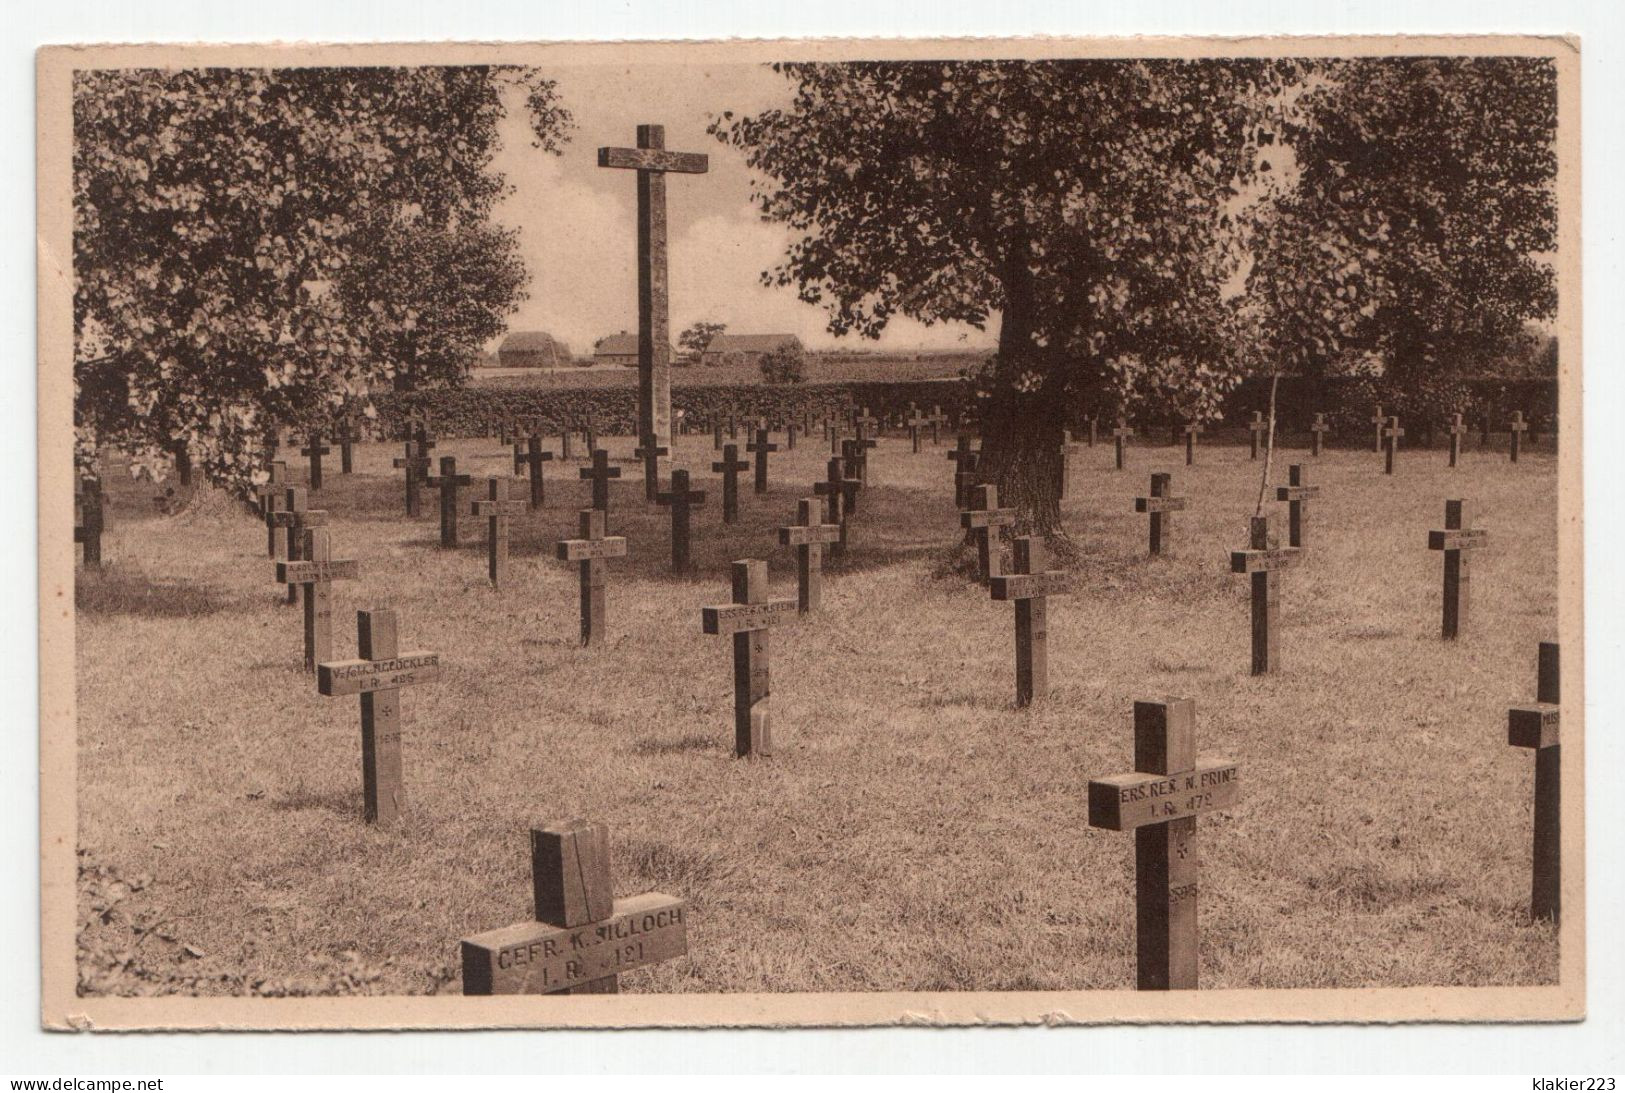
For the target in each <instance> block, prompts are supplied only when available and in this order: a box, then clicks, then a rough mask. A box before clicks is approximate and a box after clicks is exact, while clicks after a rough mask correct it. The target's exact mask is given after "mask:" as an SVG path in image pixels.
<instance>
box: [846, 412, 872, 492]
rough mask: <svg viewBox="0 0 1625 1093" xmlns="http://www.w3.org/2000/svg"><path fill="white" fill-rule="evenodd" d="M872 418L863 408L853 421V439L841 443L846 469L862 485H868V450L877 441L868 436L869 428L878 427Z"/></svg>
mask: <svg viewBox="0 0 1625 1093" xmlns="http://www.w3.org/2000/svg"><path fill="white" fill-rule="evenodd" d="M878 424H879V422H877V421H876V420H875V419H874V418H873V417H870V416H869V408H868V407H867V406H865V407H864V408H863V414H862V415H861V416H860V417H856V418H854V419H853V433H854V435H853V437H852V440H851V441H850V442H849V443H845V442H844V443H842V445H841V454H842V455H844V456H845V457H846V469H847V470H848V471H850V472H852V475H853V476H854V477H855V478H857V480H858V481H859V482H861V483H863V485H865V486H867V485H868V484H869V449H871V448H873V447H875V446H876V443H877V441H876V440H875V438H874V437H872V436H870V435H869V429H870V427H871V426H874V425H878Z"/></svg>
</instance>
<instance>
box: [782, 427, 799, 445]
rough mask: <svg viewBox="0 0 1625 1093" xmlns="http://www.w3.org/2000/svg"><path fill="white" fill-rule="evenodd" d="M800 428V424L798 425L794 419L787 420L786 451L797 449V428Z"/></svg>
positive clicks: (785, 431) (785, 428) (785, 433)
mask: <svg viewBox="0 0 1625 1093" xmlns="http://www.w3.org/2000/svg"><path fill="white" fill-rule="evenodd" d="M799 428H800V426H799V425H797V424H796V423H795V422H793V421H791V422H787V423H786V424H785V426H784V450H785V451H787V452H793V451H795V450H796V430H797V429H799Z"/></svg>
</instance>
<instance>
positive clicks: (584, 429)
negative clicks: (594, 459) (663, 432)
mask: <svg viewBox="0 0 1625 1093" xmlns="http://www.w3.org/2000/svg"><path fill="white" fill-rule="evenodd" d="M667 439H668V440H669V439H670V429H669V428H668V430H667ZM581 440H582V442H583V443H584V444H586V446H587V451H588V453H592V452H596V451H597V450H598V425H597V423H596V421H594V419H593V413H592V407H590V406H589V407H587V408H586V409H584V410H582V411H581Z"/></svg>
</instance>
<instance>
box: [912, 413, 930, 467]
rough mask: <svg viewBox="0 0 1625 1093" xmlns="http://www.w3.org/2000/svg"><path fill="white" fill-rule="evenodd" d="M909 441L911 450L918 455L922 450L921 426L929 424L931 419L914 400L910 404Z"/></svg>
mask: <svg viewBox="0 0 1625 1093" xmlns="http://www.w3.org/2000/svg"><path fill="white" fill-rule="evenodd" d="M908 409H909V416H908V442H909V447H910V450H912V451H913V452H914V454H915V455H918V454H919V452H920V428H921V427H922V426H925V425H928V424H930V422H931V419H930V418H928V417H926V416H925V415H924V414H923V413H921V412H920V408H919V407H918V406H915V405H914V404H913V403H912V402H911V403H909V404H908Z"/></svg>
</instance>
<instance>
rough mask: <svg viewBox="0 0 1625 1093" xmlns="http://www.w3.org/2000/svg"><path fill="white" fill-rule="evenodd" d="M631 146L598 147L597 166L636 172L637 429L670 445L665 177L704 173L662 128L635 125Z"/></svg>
mask: <svg viewBox="0 0 1625 1093" xmlns="http://www.w3.org/2000/svg"><path fill="white" fill-rule="evenodd" d="M637 142H638V146H637V147H636V148H600V149H598V166H600V167H614V168H621V169H625V170H632V171H636V172H637V173H638V430H637V435H638V436H642V437H653V438H654V442H655V443H656V444H664V445H668V446H669V445H670V444H671V328H670V324H669V320H668V318H667V309H668V305H669V302H670V295H671V292H670V290H671V286H670V282H669V280H668V278H667V272H666V175H667V173H668V172H670V173H676V174H691V175H701V174H704V173H705V171H706V167H707V160H706V157H705V156H704V155H703V154H702V153H698V152H668V151H666V127H665V126H663V125H640V126H638V138H637Z"/></svg>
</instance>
